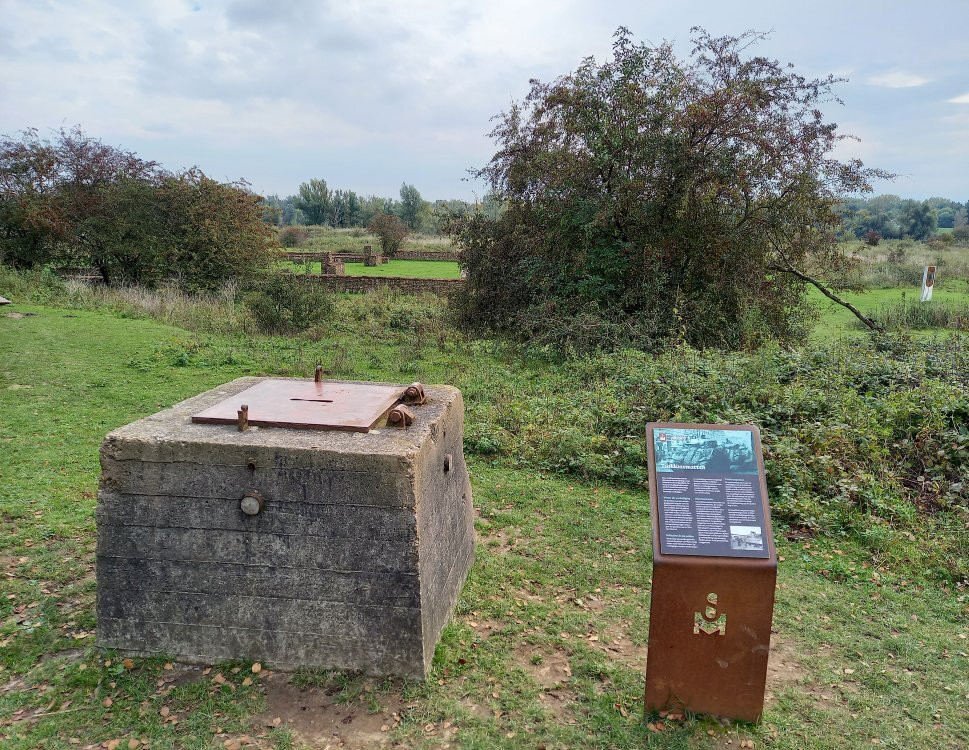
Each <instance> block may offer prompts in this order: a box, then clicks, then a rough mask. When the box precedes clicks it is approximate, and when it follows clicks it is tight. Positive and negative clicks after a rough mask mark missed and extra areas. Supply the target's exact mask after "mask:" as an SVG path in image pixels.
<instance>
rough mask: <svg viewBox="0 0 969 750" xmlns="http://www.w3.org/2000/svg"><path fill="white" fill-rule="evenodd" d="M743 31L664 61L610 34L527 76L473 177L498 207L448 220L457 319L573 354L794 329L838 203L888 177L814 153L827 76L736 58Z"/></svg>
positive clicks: (826, 132)
mask: <svg viewBox="0 0 969 750" xmlns="http://www.w3.org/2000/svg"><path fill="white" fill-rule="evenodd" d="M761 38H762V35H760V34H756V33H753V32H750V33H746V34H742V35H741V36H739V37H732V36H727V37H712V36H710V35H709V34H708V33H707V32H705V31H703V30H701V29H694V39H693V42H694V46H693V50H692V53H691V54H690V56H689V57H688V58H687V59H680V58H678V57H677V56H676V55H675V54H674V51H673V47H672V45H670V44H662V45H660V46H658V47H650V46H647V45H644V44H637V43H635V42H634V41H633V39H632V37H631V35H630V33H629V32H628V31H627V30H626V29H619V31H618V32H617V33H616V36H615V41H614V44H613V51H612V57H611V59H609V60H607V61H605V62H603V63H601V64H600V63H597V62H596V61H595V60H594V59H592V58H589V59H586V60H584V61H583V62H582V64H581V65H580V66H579V67H578V69H577V70H575V71H574V72H573V73H571V74H569V75H567V76H563V77H561V78H559V79H557V80H555V81H553V82H552V83H542V82H539V81H532V86H531V91H530V92H529V94H528V96H527V97H526V98H525V100H524V101H523V102H520V103H516V104H515V105H513V106H512V108H511V109H510V110H509V111H507V112H504V113H502V114H501V115H499V116H498V118H497V122H498V124H497V126H496V127H495V129H494V130H493V132H492V137H493V138H494V140H495V141H496V142H497V151H496V153H495V155H494V156H493V157H492V159H491V161H490V162H489V164H488V165H486V166H485V167H484V168H482V169H481V170H479V171H478V172H477V176H478V177H480V178H483V179H484V180H486V181H487V182H488V183H489V185H490V187H491V190H492V191H493V192H494V194H495V195H496V196H497V197H498V198H499V199H500V200H501V202H502V205H503V211H502V213H501V214H500V215H499V216H498V217H497V218H496V219H488V218H485V217H483V216H481V215H477V216H471V217H466V218H463V219H458V220H455V221H454V222H453V223H452V224H451V230H450V231H451V233H452V235H453V236H454V237H455V238H456V239H457V241H458V242H459V243H460V244H461V245H462V246H463V248H464V264H465V267H466V271H467V276H468V283H467V288H466V293H465V295H464V297H463V300H462V302H461V304H462V311H463V315H464V317H465V319H466V320H467V321H468V322H469V323H473V324H474V325H476V326H478V327H479V328H486V329H490V330H493V331H504V332H509V333H513V334H515V335H518V336H522V337H525V338H528V339H529V340H531V341H534V342H538V343H547V344H552V345H556V346H565V347H568V346H572V347H575V348H580V349H582V348H593V347H601V346H627V345H632V346H639V347H646V348H652V347H657V346H663V345H665V344H666V343H667V342H669V341H671V340H685V341H686V342H688V343H690V344H692V345H695V346H720V347H727V348H738V347H745V346H753V345H756V344H758V343H760V342H761V341H763V340H764V339H766V338H780V339H792V338H795V337H797V336H798V335H800V334H801V333H802V332H803V330H804V327H805V326H804V322H805V320H806V319H807V318H809V317H810V312H811V308H810V304H809V303H808V301H807V300H806V296H805V284H814V285H816V286H818V287H819V288H821V289H822V291H824V292H825V293H826V294H829V295H831V296H832V297H835V295H833V293H832V292H831V291H830V290H828V289H826V288H825V287H824V285H822V284H821V283H820V282H818V281H817V279H816V278H815V276H816V273H815V271H814V270H812V269H823V270H824V271H825V272H826V273H828V274H831V273H833V272H836V271H837V270H838V269H839V268H841V267H842V266H844V265H845V264H846V263H847V260H846V259H845V258H844V257H843V256H842V254H841V253H840V252H839V250H838V248H837V244H836V241H835V236H834V235H835V230H836V229H837V228H838V226H839V225H840V217H839V215H838V211H837V206H838V198H839V197H840V196H842V195H844V194H848V193H858V192H865V191H868V190H870V184H869V183H870V181H871V180H872V178H875V177H888V176H889V175H887V173H884V172H882V171H879V170H873V169H868V168H866V167H864V165H862V163H861V162H860V161H855V160H853V161H848V162H841V161H838V160H837V159H835V158H834V157H833V156H832V151H833V149H834V147H835V146H836V145H837V144H838V143H839V142H840V141H841V140H843V139H844V138H846V137H847V136H844V135H841V134H839V133H838V132H837V126H836V125H835V124H833V123H828V122H826V121H825V119H824V116H823V115H822V113H821V110H820V108H821V107H822V106H823V105H824V104H825V103H827V102H832V101H837V100H836V99H835V97H834V95H833V93H832V89H833V86H834V85H835V84H836V83H838V82H839V79H836V78H834V77H831V76H829V77H827V78H823V79H816V80H811V79H807V78H804V77H803V76H801V75H799V74H797V73H796V72H794V71H793V70H792V68H791V67H790V66H783V65H781V64H779V63H778V62H776V61H773V60H770V59H767V58H765V57H759V56H751V55H750V54H749V50H750V48H751V47H752V45H754V44H755V43H757V42H758V41H759V40H760V39H761ZM839 301H840V300H839Z"/></svg>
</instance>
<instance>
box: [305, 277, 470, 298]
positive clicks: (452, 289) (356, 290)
mask: <svg viewBox="0 0 969 750" xmlns="http://www.w3.org/2000/svg"><path fill="white" fill-rule="evenodd" d="M293 278H297V279H303V280H305V281H306V282H314V283H318V284H322V285H323V286H324V287H325V288H326V289H327V290H329V291H331V292H344V293H349V294H366V293H367V292H373V291H376V290H378V289H393V290H394V291H397V292H400V293H402V294H426V293H430V294H437V295H440V296H442V297H448V296H450V295H452V294H456V293H457V292H460V291H461V290H462V289H463V288H464V279H409V278H405V277H401V276H333V275H326V276H319V275H316V274H313V275H309V274H306V275H300V274H293Z"/></svg>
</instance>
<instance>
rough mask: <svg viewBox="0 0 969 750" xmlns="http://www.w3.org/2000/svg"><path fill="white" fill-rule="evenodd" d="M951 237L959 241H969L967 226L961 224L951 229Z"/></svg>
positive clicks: (968, 227) (968, 228)
mask: <svg viewBox="0 0 969 750" xmlns="http://www.w3.org/2000/svg"><path fill="white" fill-rule="evenodd" d="M952 239H954V240H955V241H956V242H959V243H969V226H961V227H956V228H955V229H953V230H952Z"/></svg>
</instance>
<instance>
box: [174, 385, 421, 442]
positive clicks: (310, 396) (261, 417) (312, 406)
mask: <svg viewBox="0 0 969 750" xmlns="http://www.w3.org/2000/svg"><path fill="white" fill-rule="evenodd" d="M412 387H413V386H405V385H378V384H374V383H333V382H326V381H318V380H317V381H312V380H273V379H268V380H263V381H262V382H260V383H257V384H256V385H254V386H252V387H251V388H247V389H246V390H244V391H242V392H240V393H237V394H236V395H235V396H231V397H229V398H227V399H225V400H224V401H220V402H219V403H218V404H216V405H215V406H212V407H210V408H208V409H206V410H205V411H201V412H199V413H198V414H195V415H193V416H192V421H193V422H198V423H201V424H233V425H234V424H240V429H244V428H243V427H242V426H241V420H242V413H243V411H245V412H246V413H247V422H248V425H255V426H257V427H290V428H295V429H302V430H349V431H351V432H367V431H369V430H370V429H371V428H372V427H373V426H374V425H375V424H376V423H377V422H379V421H380V419H381V418H382V417H383V416H384V415H385V414H387V412H388V411H390V410H391V409H392V408H393V407H394V406H395V405H396V404H397V403H398V402H400V401H401V400H403V399H404V396H405V392H407V391H408V389H409V388H412ZM245 407H248V408H245Z"/></svg>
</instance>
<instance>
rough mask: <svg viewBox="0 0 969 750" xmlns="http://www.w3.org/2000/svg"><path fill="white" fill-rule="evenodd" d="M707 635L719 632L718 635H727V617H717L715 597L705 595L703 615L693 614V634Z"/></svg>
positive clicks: (713, 595)
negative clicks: (705, 605) (701, 632)
mask: <svg viewBox="0 0 969 750" xmlns="http://www.w3.org/2000/svg"><path fill="white" fill-rule="evenodd" d="M701 630H702V631H703V632H704V633H706V634H707V635H713V634H714V633H716V632H719V633H720V635H726V634H727V616H726V615H720V616H719V617H717V595H716V594H712V593H711V594H707V607H706V609H704V611H703V613H702V614H701V613H700V612H694V613H693V634H694V635H699V634H700V631H701Z"/></svg>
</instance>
